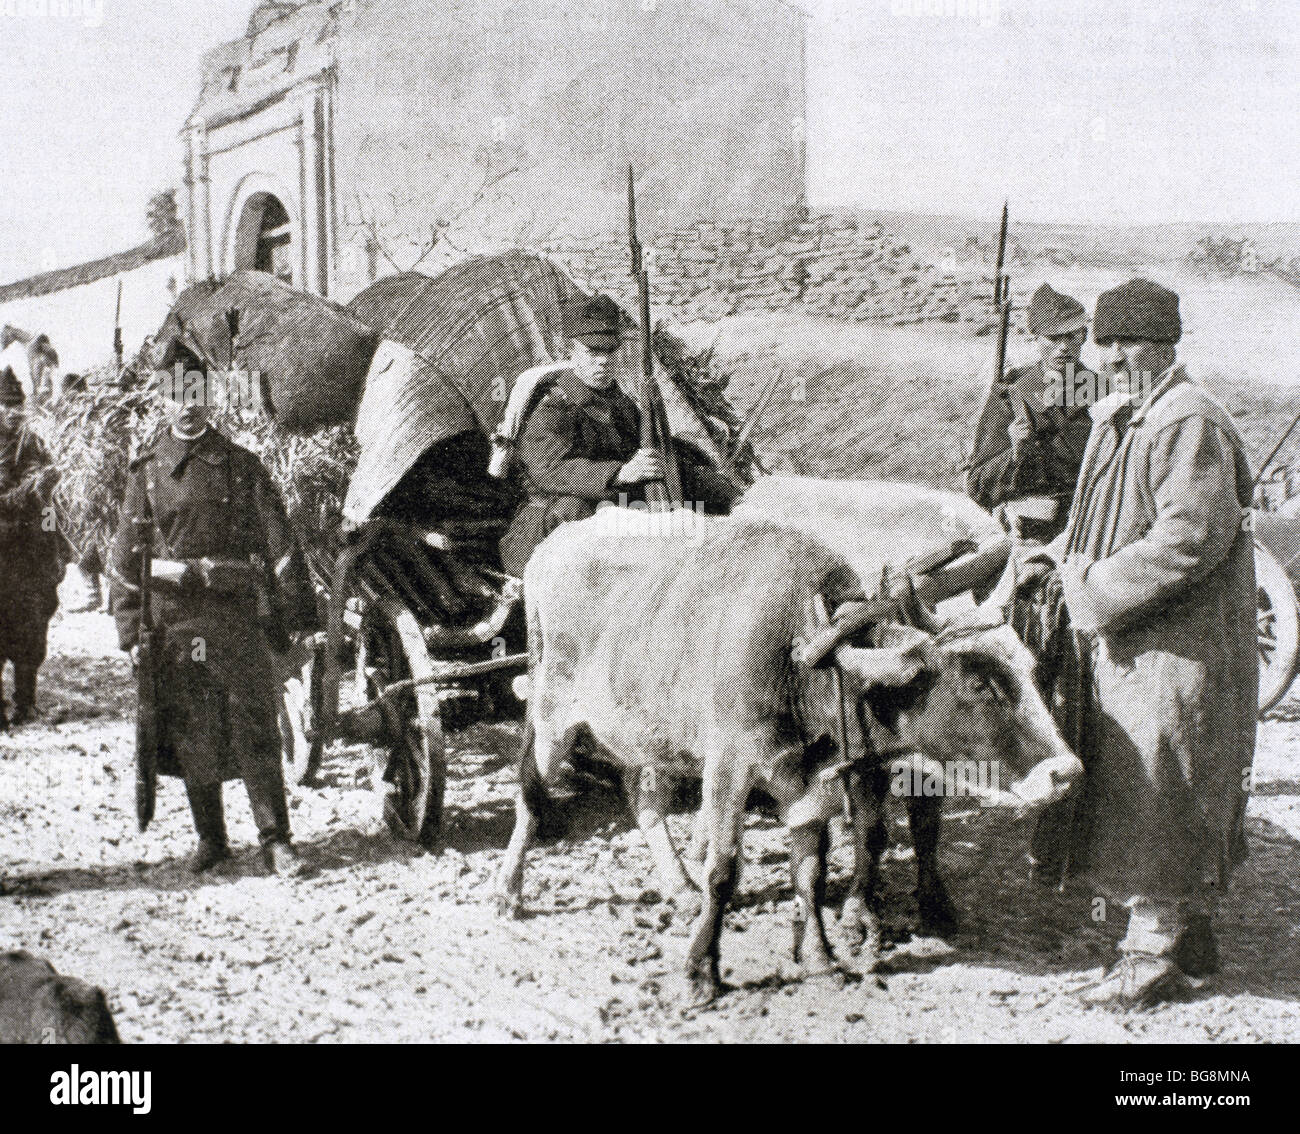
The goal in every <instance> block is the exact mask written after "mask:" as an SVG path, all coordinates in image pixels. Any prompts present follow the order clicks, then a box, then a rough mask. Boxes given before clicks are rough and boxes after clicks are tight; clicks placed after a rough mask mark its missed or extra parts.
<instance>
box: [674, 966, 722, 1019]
mask: <svg viewBox="0 0 1300 1134" xmlns="http://www.w3.org/2000/svg"><path fill="white" fill-rule="evenodd" d="M724 990H725V986H724V985H723V983H722V978H721V977H720V976H719V975H718V973H717V970H716V968H714V969H712V971H710V970H708V969H706V970H704V971H700V970H694V969H688V970H687V972H686V981H685V988H684V990H683V993H682V1011H683V1012H689V1011H691V1010H692V1009H696V1008H707V1007H708V1006H709V1005H710V1004H712V1003H714V1001H716V1000H717V999H718V997H720V996H721V995H722V993H723V991H724Z"/></svg>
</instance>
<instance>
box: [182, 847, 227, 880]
mask: <svg viewBox="0 0 1300 1134" xmlns="http://www.w3.org/2000/svg"><path fill="white" fill-rule="evenodd" d="M229 857H230V848H229V847H228V846H226V844H225V843H217V842H213V841H212V840H210V839H200V840H199V849H198V850H196V851H195V852H194V858H193V859H192V860H191V862H190V870H191V871H193V872H194V873H195V874H204V873H206V872H207V871H209V870H211V869H212V868H213V867H214V866H216V865H217V863H219V862H224V861H225V860H226V859H228V858H229Z"/></svg>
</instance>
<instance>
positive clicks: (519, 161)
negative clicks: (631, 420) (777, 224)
mask: <svg viewBox="0 0 1300 1134" xmlns="http://www.w3.org/2000/svg"><path fill="white" fill-rule="evenodd" d="M803 115H804V16H803V14H802V13H801V12H800V11H799V10H798V9H797V8H795V7H794V6H792V5H790V4H787V3H784V2H783V0H337V2H335V3H301V2H299V3H290V2H283V0H276V2H264V3H261V4H259V5H258V6H257V8H256V9H255V11H254V12H253V14H252V17H251V18H250V20H249V23H248V29H247V34H246V35H245V36H244V37H243V38H241V39H238V40H235V41H233V42H231V43H226V44H223V45H221V46H220V47H217V48H215V49H214V50H212V51H211V52H209V53H208V54H207V56H205V59H204V63H203V68H202V87H201V92H200V94H199V98H198V101H197V103H196V105H195V107H194V111H193V113H192V115H191V116H190V118H189V120H188V122H187V124H186V127H185V141H186V155H187V156H186V179H185V189H184V191H183V193H182V197H183V198H184V202H183V203H184V208H185V213H186V227H187V232H188V236H189V240H188V245H187V247H188V263H187V271H188V274H189V275H190V277H191V278H204V277H208V276H216V277H220V276H223V275H226V274H228V273H230V272H232V271H234V270H236V269H239V268H259V269H263V270H267V271H272V272H275V273H276V274H278V275H280V276H282V277H283V278H285V279H288V280H290V281H291V282H292V283H294V284H295V285H296V286H299V287H302V288H305V289H307V290H311V291H316V292H320V293H323V294H328V295H330V296H333V297H335V298H338V299H341V300H346V299H348V298H349V297H350V296H352V295H353V294H355V293H356V292H357V291H358V290H360V289H361V288H363V287H365V286H366V285H367V284H368V283H370V282H371V281H372V280H373V279H375V278H377V277H378V276H382V275H387V274H390V273H391V272H394V271H398V270H407V269H411V268H416V267H418V268H419V270H421V271H425V272H431V271H435V270H437V269H438V268H440V267H442V266H444V265H445V264H446V263H447V262H449V261H451V260H454V259H458V258H461V257H463V256H464V255H466V254H468V253H471V252H482V251H491V250H493V249H495V248H500V247H506V246H517V245H523V246H536V247H544V246H549V245H551V244H553V243H555V242H556V241H557V240H561V241H562V240H574V239H576V240H586V239H591V240H592V241H596V240H602V239H604V240H608V239H609V238H610V237H611V236H612V235H614V234H616V233H618V232H620V231H621V230H622V228H623V226H624V225H625V223H626V213H625V209H626V204H625V193H624V186H625V175H626V168H627V165H628V163H629V162H630V163H632V164H633V165H634V166H635V167H636V169H637V171H638V176H639V184H640V207H641V218H642V224H643V235H644V237H645V238H646V239H648V240H653V239H654V237H655V234H656V232H661V231H664V232H666V231H668V230H671V229H673V228H677V227H680V226H682V225H685V224H691V223H694V222H697V221H710V220H722V221H725V220H728V219H733V218H737V217H745V218H764V217H768V218H771V217H790V216H792V215H793V214H795V213H797V212H798V211H799V210H800V209H801V208H802V206H803V201H804V152H805V151H804V125H803Z"/></svg>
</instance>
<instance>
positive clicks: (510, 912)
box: [496, 894, 524, 921]
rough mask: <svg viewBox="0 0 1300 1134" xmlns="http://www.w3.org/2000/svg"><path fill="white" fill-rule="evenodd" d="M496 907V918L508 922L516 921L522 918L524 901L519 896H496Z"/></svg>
mask: <svg viewBox="0 0 1300 1134" xmlns="http://www.w3.org/2000/svg"><path fill="white" fill-rule="evenodd" d="M496 906H497V917H501V918H505V919H506V920H508V921H518V920H519V919H520V918H521V917H523V916H524V899H523V896H522V895H521V894H498V895H497V898H496Z"/></svg>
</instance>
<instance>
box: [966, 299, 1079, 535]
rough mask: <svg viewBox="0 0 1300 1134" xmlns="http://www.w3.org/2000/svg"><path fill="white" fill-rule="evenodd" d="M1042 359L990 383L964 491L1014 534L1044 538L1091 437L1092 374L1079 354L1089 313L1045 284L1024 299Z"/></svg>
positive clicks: (1062, 513)
mask: <svg viewBox="0 0 1300 1134" xmlns="http://www.w3.org/2000/svg"><path fill="white" fill-rule="evenodd" d="M1029 331H1030V334H1032V335H1034V336H1035V337H1036V339H1037V345H1038V350H1039V355H1040V358H1039V361H1038V362H1036V363H1034V364H1033V365H1031V366H1020V367H1017V368H1016V369H1014V370H1012V371H1011V372H1010V373H1008V374H1007V375H1006V376H1005V378H1004V379H1003V380H1002V382H1001V384H996V383H995V385H994V386H993V388H992V389H991V390H990V391H989V396H988V399H987V400H986V401H985V403H984V408H983V410H982V411H981V412H980V416H979V422H978V424H977V425H976V427H975V444H974V448H973V451H972V454H971V462H970V467H969V471H968V472H967V476H966V491H967V492H968V493H970V495H971V497H972V499H974V500H975V502H976V503H977V504H979V505H980V506H981V507H984V508H987V509H989V510H990V511H993V510H994V509H995V508H999V507H1001V508H1003V509H1004V511H1005V513H1006V514H1007V515H1009V516H1010V517H1012V519H1013V522H1018V527H1019V531H1018V533H1017V534H1019V535H1023V536H1024V537H1026V538H1029V539H1036V540H1040V541H1041V542H1043V543H1048V542H1050V541H1051V540H1052V539H1054V538H1055V537H1056V536H1058V535H1059V534H1060V533H1061V532H1062V531H1063V530H1064V528H1065V521H1066V518H1067V515H1068V512H1069V508H1070V498H1071V497H1072V496H1073V495H1074V484H1075V481H1076V480H1077V479H1078V476H1079V464H1080V462H1081V461H1082V460H1083V450H1084V447H1085V446H1086V445H1087V443H1088V431H1089V429H1090V428H1091V419H1090V417H1089V415H1088V409H1089V405H1090V404H1091V403H1092V402H1093V400H1094V395H1095V392H1096V376H1095V375H1094V374H1092V373H1091V372H1090V371H1089V370H1087V369H1086V368H1085V367H1084V366H1083V365H1082V363H1081V361H1080V352H1081V351H1082V350H1083V344H1084V343H1085V342H1086V341H1087V339H1088V316H1087V313H1086V312H1085V311H1084V309H1083V304H1081V303H1080V302H1079V301H1078V300H1077V299H1072V298H1071V297H1070V296H1068V295H1061V294H1060V293H1059V292H1057V291H1054V290H1052V288H1051V287H1050V286H1049V285H1048V284H1043V286H1042V287H1040V288H1039V289H1038V290H1037V291H1036V292H1034V294H1033V296H1032V297H1031V298H1030V300H1029Z"/></svg>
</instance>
